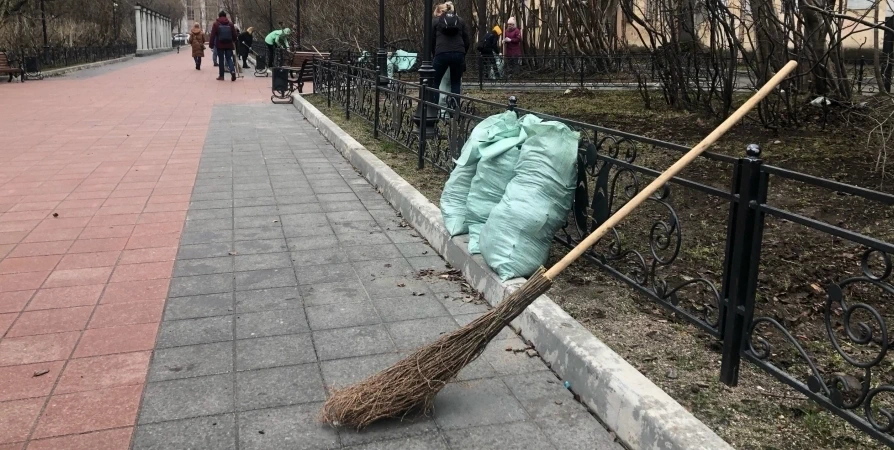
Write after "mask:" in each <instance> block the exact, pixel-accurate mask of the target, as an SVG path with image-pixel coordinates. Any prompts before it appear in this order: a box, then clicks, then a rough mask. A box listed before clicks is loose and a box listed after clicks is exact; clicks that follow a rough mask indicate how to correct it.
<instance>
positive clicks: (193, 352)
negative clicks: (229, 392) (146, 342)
mask: <svg viewBox="0 0 894 450" xmlns="http://www.w3.org/2000/svg"><path fill="white" fill-rule="evenodd" d="M232 370H233V344H232V342H229V341H227V342H217V343H214V344H202V345H189V346H186V347H176V348H164V349H158V350H156V351H155V354H154V355H153V357H152V365H151V366H150V367H149V381H166V380H176V379H179V378H192V377H199V376H206V375H217V374H222V373H230V372H231V371H232Z"/></svg>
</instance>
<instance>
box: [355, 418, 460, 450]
mask: <svg viewBox="0 0 894 450" xmlns="http://www.w3.org/2000/svg"><path fill="white" fill-rule="evenodd" d="M393 423H395V425H393V427H394V428H395V429H399V428H400V427H402V426H403V427H406V426H407V424H406V423H401V422H393ZM364 432H365V430H364ZM346 433H349V432H345V433H341V436H342V439H343V440H344V437H345V436H346ZM356 434H357V435H358V436H359V435H360V434H362V433H356ZM444 442H445V441H444V438H443V437H441V435H440V434H438V433H437V429H434V428H432V429H429V430H427V433H426V434H420V435H417V436H410V437H399V438H396V439H388V440H377V441H374V442H369V443H366V444H362V445H357V446H351V447H350V449H351V450H447V444H445V443H444Z"/></svg>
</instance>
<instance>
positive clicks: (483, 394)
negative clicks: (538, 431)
mask: <svg viewBox="0 0 894 450" xmlns="http://www.w3.org/2000/svg"><path fill="white" fill-rule="evenodd" d="M435 411H437V414H435V422H436V423H437V424H438V426H439V427H440V428H441V429H442V430H456V429H461V428H472V427H479V426H484V425H496V424H505V423H511V422H521V421H525V420H529V417H528V415H527V413H525V410H524V408H522V406H521V405H520V404H519V403H518V400H516V399H515V397H514V396H513V395H512V393H511V392H510V391H509V388H507V387H506V385H505V384H503V382H502V381H501V380H499V379H493V378H491V379H483V380H472V381H462V382H458V383H451V384H448V385H447V387H445V388H444V389H443V390H442V391H441V393H440V394H438V396H437V397H435ZM535 448H536V447H535Z"/></svg>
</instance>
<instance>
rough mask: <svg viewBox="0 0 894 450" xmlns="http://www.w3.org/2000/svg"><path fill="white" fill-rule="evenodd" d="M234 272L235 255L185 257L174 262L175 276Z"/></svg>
mask: <svg viewBox="0 0 894 450" xmlns="http://www.w3.org/2000/svg"><path fill="white" fill-rule="evenodd" d="M231 272H233V257H232V256H220V257H217V258H201V259H185V260H180V261H176V262H175V263H174V277H190V276H195V275H211V274H216V273H231Z"/></svg>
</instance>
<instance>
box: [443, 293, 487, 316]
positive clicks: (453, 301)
mask: <svg viewBox="0 0 894 450" xmlns="http://www.w3.org/2000/svg"><path fill="white" fill-rule="evenodd" d="M435 298H437V299H438V301H439V302H441V304H442V305H444V307H445V308H447V311H450V314H452V315H454V316H460V315H466V314H475V313H483V312H485V311H487V310H488V309H489V308H488V306H487V301H486V300H484V299H478V298H477V297H475V296H473V295H471V294H464V293H462V292H451V293H436V294H435Z"/></svg>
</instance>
